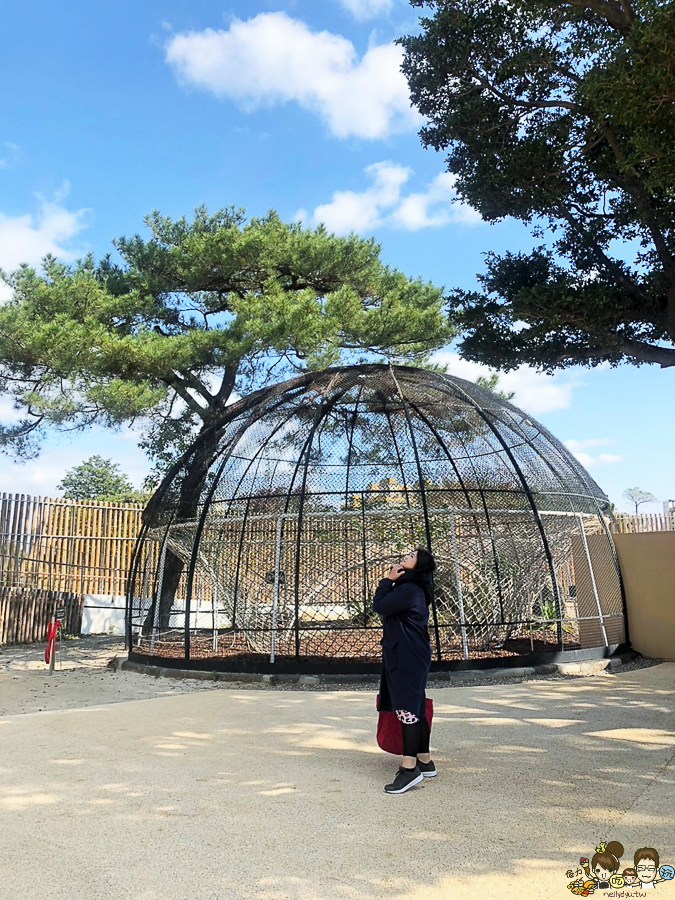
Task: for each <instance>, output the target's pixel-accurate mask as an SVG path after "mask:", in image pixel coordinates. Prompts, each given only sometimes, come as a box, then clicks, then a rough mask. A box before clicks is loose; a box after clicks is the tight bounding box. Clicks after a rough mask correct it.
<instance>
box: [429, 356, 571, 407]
mask: <svg viewBox="0 0 675 900" xmlns="http://www.w3.org/2000/svg"><path fill="white" fill-rule="evenodd" d="M432 360H433V361H434V362H437V363H440V364H442V365H446V366H447V367H448V374H449V375H456V376H457V377H458V378H465V379H466V380H467V381H475V380H476V379H477V378H478V376H479V375H485V376H487V375H491V374H492V372H493V371H494V370H493V369H490V368H489V367H488V366H483V365H481V364H480V363H475V362H471V361H470V360H466V359H462V358H461V357H460V356H459V354H457V353H455V352H453V351H446V350H443V351H441V352H439V353H435V354H434V355H433V357H432ZM580 386H581V381H580V380H579V378H578V377H577V376H574V375H573V376H570V375H562V374H561V375H544V374H542V373H541V372H537V371H536V370H535V369H533V368H532V367H531V366H519V367H518V368H517V369H514V370H513V371H512V372H500V373H499V384H498V385H497V390H500V391H506V392H507V393H508V392H510V391H514V392H515V396H514V397H513V400H512V403H514V405H515V406H518V407H520V408H521V409H523V410H525V411H526V412H528V413H530V414H531V415H533V416H537V415H541V414H542V413H549V412H553V411H554V410H556V409H567V408H568V407H569V406H570V405H571V403H572V392H573V391H574V389H575V388H576V387H580Z"/></svg>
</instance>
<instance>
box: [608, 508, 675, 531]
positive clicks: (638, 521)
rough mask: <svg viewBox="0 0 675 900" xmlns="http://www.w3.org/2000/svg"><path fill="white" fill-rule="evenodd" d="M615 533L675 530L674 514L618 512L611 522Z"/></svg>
mask: <svg viewBox="0 0 675 900" xmlns="http://www.w3.org/2000/svg"><path fill="white" fill-rule="evenodd" d="M612 531H615V532H617V534H640V533H642V532H648V531H675V516H672V515H669V516H666V515H661V514H655V515H651V514H648V513H643V514H642V515H637V516H632V515H624V514H619V515H618V516H616V519H615V521H614V522H613V523H612Z"/></svg>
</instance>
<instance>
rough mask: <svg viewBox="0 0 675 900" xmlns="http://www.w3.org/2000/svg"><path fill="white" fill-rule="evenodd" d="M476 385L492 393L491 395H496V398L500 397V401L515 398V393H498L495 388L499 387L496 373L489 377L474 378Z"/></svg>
mask: <svg viewBox="0 0 675 900" xmlns="http://www.w3.org/2000/svg"><path fill="white" fill-rule="evenodd" d="M476 384H477V385H480V387H484V388H486V389H487V390H488V391H492V393H493V394H496V395H497V396H498V397H501V398H502V400H513V398H514V397H515V396H516V392H515V391H499V390H497V387H498V385H499V375H498V374H497V372H493V373H492V374H491V375H479V376H478V378H476Z"/></svg>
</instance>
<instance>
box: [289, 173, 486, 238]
mask: <svg viewBox="0 0 675 900" xmlns="http://www.w3.org/2000/svg"><path fill="white" fill-rule="evenodd" d="M364 171H365V173H366V175H368V177H369V178H370V179H371V181H372V183H371V185H370V187H368V188H366V189H365V190H363V191H335V193H334V194H333V198H332V200H331V201H330V203H323V204H321V205H319V206H317V207H316V209H315V210H314V212H313V213H311V215H309V214H308V213H307V212H306V211H305V210H298V212H297V213H296V219H299V220H302V221H307V222H310V223H311V224H314V225H318V224H319V223H320V222H322V223H323V224H324V225H325V226H326V228H327V229H328V230H329V231H333V232H335V233H336V234H348V233H349V232H351V231H356V232H364V231H370V230H372V229H373V228H375V227H377V226H379V225H390V226H392V227H395V228H402V229H404V230H406V231H417V230H419V229H420V228H433V227H436V228H437V227H440V226H442V225H447V224H449V223H450V222H458V223H462V224H475V223H478V222H480V221H482V220H481V218H480V216H479V214H478V213H477V212H476V211H475V210H474V209H472V208H471V207H470V206H466V205H465V204H463V203H459V202H454V203H453V200H454V199H455V198H456V193H455V189H454V181H455V178H454V176H453V175H451V174H449V173H447V172H443V173H441V174H440V175H437V176H436V178H434V179H433V181H432V182H431V183H430V184H428V185H427V188H426V190H424V191H420V192H415V193H409V194H407V195H405V196H402V188H403V186H404V185H405V184H406V182H407V181H408V180H409V178H410V176H411V175H412V174H413V172H412V169H410V168H407V167H405V166H401V165H399V164H398V163H394V162H391V161H390V160H385V161H383V162H378V163H373V165H370V166H368V167H367V168H366V169H364Z"/></svg>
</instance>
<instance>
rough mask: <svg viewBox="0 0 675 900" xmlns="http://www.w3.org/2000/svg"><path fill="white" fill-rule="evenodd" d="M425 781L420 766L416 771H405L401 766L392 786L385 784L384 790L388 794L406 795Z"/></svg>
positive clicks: (416, 767)
mask: <svg viewBox="0 0 675 900" xmlns="http://www.w3.org/2000/svg"><path fill="white" fill-rule="evenodd" d="M420 781H424V776H423V775H422V773H421V772H420V770H419V766H415V768H414V769H404V768H403V766H401V767H400V768H399V770H398V772H397V773H396V777H395V778H394V780H393V781H392V783H391V784H385V786H384V789H385V791H386V792H387V793H388V794H405V792H406V791H407V790H409V788H411V787H414V786H415V785H416V784H419V783H420Z"/></svg>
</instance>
